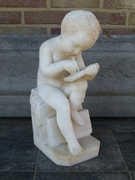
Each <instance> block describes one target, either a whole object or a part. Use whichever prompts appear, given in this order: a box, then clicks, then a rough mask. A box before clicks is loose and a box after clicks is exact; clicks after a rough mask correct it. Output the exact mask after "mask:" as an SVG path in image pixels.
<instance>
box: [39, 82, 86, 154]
mask: <svg viewBox="0 0 135 180" xmlns="http://www.w3.org/2000/svg"><path fill="white" fill-rule="evenodd" d="M38 93H39V95H40V97H41V98H42V99H43V100H44V101H45V103H47V104H48V105H50V106H51V107H52V108H54V109H55V110H56V114H57V118H56V119H57V124H58V126H59V128H60V130H61V132H62V134H63V136H64V137H65V139H66V141H67V143H68V147H69V150H70V152H71V153H72V154H74V155H81V154H83V149H82V147H81V146H80V144H79V143H78V141H77V139H76V137H75V134H74V130H73V126H72V121H71V118H70V104H69V101H68V99H67V98H66V96H65V95H64V93H63V92H62V91H61V90H60V89H58V88H56V87H54V86H51V85H45V86H40V87H38Z"/></svg>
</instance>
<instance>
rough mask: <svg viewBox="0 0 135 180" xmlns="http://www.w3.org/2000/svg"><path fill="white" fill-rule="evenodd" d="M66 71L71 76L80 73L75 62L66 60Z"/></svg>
mask: <svg viewBox="0 0 135 180" xmlns="http://www.w3.org/2000/svg"><path fill="white" fill-rule="evenodd" d="M64 69H65V70H66V71H68V72H69V73H70V74H73V73H75V72H77V71H79V67H78V64H77V62H76V61H75V60H65V64H64Z"/></svg>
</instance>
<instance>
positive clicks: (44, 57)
mask: <svg viewBox="0 0 135 180" xmlns="http://www.w3.org/2000/svg"><path fill="white" fill-rule="evenodd" d="M39 60H40V61H39V68H40V70H41V73H42V74H43V75H44V76H45V77H51V78H54V77H57V76H58V75H59V74H60V73H61V72H62V71H63V70H66V71H68V72H69V73H70V74H71V73H74V72H76V71H77V70H78V65H77V62H76V61H75V60H61V61H59V62H56V63H54V62H53V59H52V55H51V53H50V51H49V49H47V48H45V47H44V46H41V48H40V54H39Z"/></svg>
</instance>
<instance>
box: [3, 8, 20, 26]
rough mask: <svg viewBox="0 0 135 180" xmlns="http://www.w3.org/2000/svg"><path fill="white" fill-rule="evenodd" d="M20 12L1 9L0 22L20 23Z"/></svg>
mask: <svg viewBox="0 0 135 180" xmlns="http://www.w3.org/2000/svg"><path fill="white" fill-rule="evenodd" d="M20 23H21V12H13V11H7V12H6V11H1V12H0V24H20Z"/></svg>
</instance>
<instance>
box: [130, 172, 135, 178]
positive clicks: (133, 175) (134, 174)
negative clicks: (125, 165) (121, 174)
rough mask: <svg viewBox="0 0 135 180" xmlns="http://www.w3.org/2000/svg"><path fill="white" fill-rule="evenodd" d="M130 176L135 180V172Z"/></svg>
mask: <svg viewBox="0 0 135 180" xmlns="http://www.w3.org/2000/svg"><path fill="white" fill-rule="evenodd" d="M130 175H131V177H132V180H135V171H134V172H130Z"/></svg>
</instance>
